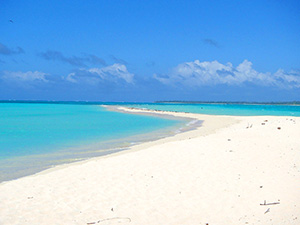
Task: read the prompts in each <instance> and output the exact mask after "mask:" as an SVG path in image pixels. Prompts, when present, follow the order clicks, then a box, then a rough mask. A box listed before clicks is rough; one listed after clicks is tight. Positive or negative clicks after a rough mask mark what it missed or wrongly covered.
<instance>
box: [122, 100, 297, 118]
mask: <svg viewBox="0 0 300 225" xmlns="http://www.w3.org/2000/svg"><path fill="white" fill-rule="evenodd" d="M127 106H128V107H136V108H145V109H153V110H165V111H179V112H189V113H200V114H208V115H232V116H262V115H271V116H300V105H271V104H268V105H263V104H228V103H223V104H221V103H218V104H213V103H207V104H198V103H193V104H188V103H142V104H128V105H127Z"/></svg>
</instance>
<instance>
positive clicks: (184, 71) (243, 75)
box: [154, 60, 300, 88]
mask: <svg viewBox="0 0 300 225" xmlns="http://www.w3.org/2000/svg"><path fill="white" fill-rule="evenodd" d="M154 78H155V79H157V80H159V81H160V82H162V83H164V84H167V85H184V86H191V87H192V86H195V87H197V86H203V85H215V84H228V85H240V84H242V83H245V82H249V83H253V84H258V85H263V86H278V87H282V88H295V87H296V88H298V87H300V74H299V73H296V72H293V73H286V72H284V71H283V70H281V69H280V70H278V71H277V72H276V73H274V74H271V73H261V72H258V71H256V70H254V69H253V68H252V63H251V62H250V61H248V60H244V61H243V62H242V63H241V64H239V65H238V66H237V67H236V68H235V67H233V65H232V64H231V63H227V64H225V65H224V64H221V63H219V62H218V61H212V62H200V61H199V60H195V61H194V62H185V63H182V64H179V65H178V66H177V67H175V68H174V69H173V70H172V71H171V72H170V73H169V74H166V75H157V74H154Z"/></svg>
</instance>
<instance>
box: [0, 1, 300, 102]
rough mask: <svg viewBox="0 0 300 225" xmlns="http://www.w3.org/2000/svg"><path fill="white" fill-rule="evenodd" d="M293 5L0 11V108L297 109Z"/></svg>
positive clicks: (51, 6) (156, 4)
mask: <svg viewBox="0 0 300 225" xmlns="http://www.w3.org/2000/svg"><path fill="white" fill-rule="evenodd" d="M299 27H300V3H299V1H289V0H286V1H283V0H273V1H272V0H268V1H264V0H260V1H256V0H251V1H250V0H249V1H234V0H231V1H224V0H223V1H213V0H212V1H192V0H191V1H175V0H174V1H161V0H160V1H156V0H152V1H138V0H131V1H125V0H118V1H117V0H111V1H90V0H82V1H58V0H52V1H33V0H31V1H30V0H27V1H0V33H1V35H0V99H22V100H29V99H30V100H90V101H157V100H192V101H294V100H298V101H299V100H300V28H299Z"/></svg>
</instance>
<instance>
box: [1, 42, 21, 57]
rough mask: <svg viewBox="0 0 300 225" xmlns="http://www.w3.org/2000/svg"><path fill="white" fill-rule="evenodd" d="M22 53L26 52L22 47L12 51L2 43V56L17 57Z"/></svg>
mask: <svg viewBox="0 0 300 225" xmlns="http://www.w3.org/2000/svg"><path fill="white" fill-rule="evenodd" d="M21 53H24V50H23V49H22V48H21V47H17V48H16V49H12V48H9V47H7V46H5V45H4V44H1V43H0V54H2V55H17V54H21Z"/></svg>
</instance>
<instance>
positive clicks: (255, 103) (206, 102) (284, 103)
mask: <svg viewBox="0 0 300 225" xmlns="http://www.w3.org/2000/svg"><path fill="white" fill-rule="evenodd" d="M0 103H40V104H42V103H44V104H78V105H99V104H110V105H113V104H153V103H171V104H248V105H300V101H290V102H241V101H236V102H233V101H155V102H100V101H99V102H98V101H46V100H0Z"/></svg>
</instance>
